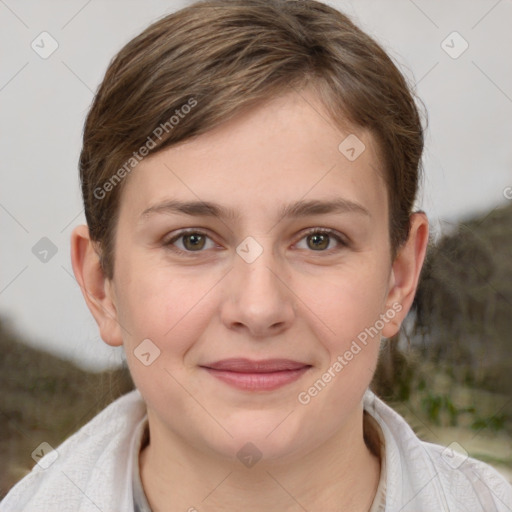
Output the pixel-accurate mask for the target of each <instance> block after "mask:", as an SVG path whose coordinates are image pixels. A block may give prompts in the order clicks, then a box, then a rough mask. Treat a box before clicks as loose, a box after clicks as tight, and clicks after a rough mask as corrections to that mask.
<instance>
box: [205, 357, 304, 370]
mask: <svg viewBox="0 0 512 512" xmlns="http://www.w3.org/2000/svg"><path fill="white" fill-rule="evenodd" d="M203 366H204V367H205V368H210V369H212V370H221V371H229V372H237V373H273V372H283V371H287V370H288V371H291V370H300V369H301V368H304V367H307V366H311V365H309V364H306V363H301V362H298V361H293V360H291V359H266V360H263V361H252V360H250V359H244V358H233V359H223V360H222V361H216V362H214V363H209V364H205V365H203Z"/></svg>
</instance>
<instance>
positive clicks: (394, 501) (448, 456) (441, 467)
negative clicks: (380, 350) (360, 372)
mask: <svg viewBox="0 0 512 512" xmlns="http://www.w3.org/2000/svg"><path fill="white" fill-rule="evenodd" d="M364 408H365V410H366V411H367V412H368V413H369V414H370V415H371V416H372V417H373V418H374V419H375V420H376V421H377V423H378V424H379V426H380V428H381V431H382V438H383V443H384V460H385V464H386V469H387V471H386V473H387V478H386V480H387V482H386V503H387V508H386V510H395V509H397V510H401V511H402V512H409V511H410V512H419V511H422V510H447V511H448V510H449V511H450V512H455V511H461V512H462V511H467V510H471V511H472V512H502V511H503V512H505V511H509V512H510V510H511V509H512V486H511V485H510V483H509V482H507V480H506V479H505V478H504V477H503V476H502V475H501V474H500V473H498V472H497V471H496V470H495V469H494V468H492V467H491V466H489V465H488V464H485V463H483V462H481V461H478V460H476V459H473V458H471V457H468V455H467V453H464V449H463V448H462V447H460V446H459V445H457V444H456V443H452V444H451V445H450V446H448V447H445V446H440V445H437V444H432V443H427V442H425V441H422V440H420V439H419V438H418V437H417V436H416V434H415V433H414V431H413V430H412V429H411V427H410V426H409V425H408V424H407V422H406V421H405V420H404V418H402V417H401V416H400V415H399V414H398V413H397V412H396V411H394V410H393V409H391V407H389V406H388V405H386V404H385V403H384V402H383V401H382V400H380V399H379V398H378V397H376V396H375V395H374V394H373V393H371V392H367V393H366V395H365V397H364Z"/></svg>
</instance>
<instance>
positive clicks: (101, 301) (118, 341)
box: [71, 225, 123, 346]
mask: <svg viewBox="0 0 512 512" xmlns="http://www.w3.org/2000/svg"><path fill="white" fill-rule="evenodd" d="M71 263H72V265H73V272H74V274H75V278H76V280H77V282H78V284H79V286H80V289H81V290H82V294H83V296H84V299H85V302H86V303H87V307H88V308H89V310H90V311H91V313H92V315H93V316H94V319H95V320H96V323H97V324H98V327H99V329H100V336H101V338H102V339H103V341H104V342H105V343H107V344H108V345H112V346H119V345H122V343H123V339H122V335H121V334H122V333H121V326H120V324H119V322H118V318H117V309H116V302H115V293H114V288H113V283H112V281H110V280H109V279H107V278H106V277H105V275H104V273H103V269H102V268H101V265H100V258H99V255H98V253H97V251H96V248H95V246H94V244H93V242H92V240H91V238H90V236H89V229H88V227H87V226H85V225H82V226H77V227H76V228H75V229H74V230H73V232H72V234H71Z"/></svg>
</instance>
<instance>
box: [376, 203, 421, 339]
mask: <svg viewBox="0 0 512 512" xmlns="http://www.w3.org/2000/svg"><path fill="white" fill-rule="evenodd" d="M427 245H428V220H427V216H426V215H425V214H424V213H423V212H418V213H413V214H412V215H411V218H410V231H409V237H408V238H407V241H406V242H405V244H404V245H403V246H402V247H401V248H400V250H399V252H398V254H397V256H396V258H395V261H394V262H393V265H392V268H391V275H390V282H389V292H388V296H387V299H386V308H387V311H391V310H393V311H394V312H396V314H395V316H394V317H393V318H392V319H390V321H389V322H388V323H387V324H386V325H385V327H384V329H383V330H382V336H384V337H385V338H391V337H392V336H394V335H395V334H396V333H397V332H398V330H399V329H400V325H401V324H402V322H403V320H404V318H405V317H406V315H407V313H408V312H409V309H410V308H411V306H412V302H413V300H414V295H415V294H416V288H417V287H418V281H419V278H420V273H421V268H422V266H423V262H424V260H425V254H426V251H427Z"/></svg>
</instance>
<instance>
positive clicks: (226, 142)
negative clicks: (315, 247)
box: [120, 89, 387, 220]
mask: <svg viewBox="0 0 512 512" xmlns="http://www.w3.org/2000/svg"><path fill="white" fill-rule="evenodd" d="M199 107H200V105H199ZM125 185H126V186H125V190H124V191H123V196H124V198H122V199H121V212H120V213H121V216H124V215H129V216H130V217H131V218H132V219H133V220H135V219H136V218H139V217H140V216H143V215H145V212H146V213H147V210H148V209H150V208H151V207H153V206H155V205H158V204H159V203H162V202H165V201H167V200H169V199H178V200H180V199H181V200H184V199H187V200H194V201H196V202H201V201H204V202H210V203H216V204H221V205H225V206H226V210H230V211H231V217H237V218H239V217H240V215H243V211H244V210H247V211H248V209H249V208H250V209H251V210H252V211H251V214H254V210H255V209H256V210H257V211H258V214H260V215H263V214H264V213H265V212H268V213H270V212H271V211H272V210H275V211H277V210H278V209H279V210H280V211H282V210H283V208H284V205H285V204H290V203H291V202H297V201H298V200H314V199H318V198H320V197H323V198H327V197H329V198H330V199H336V198H341V199H342V200H346V201H352V202H353V203H356V202H357V203H364V204H366V205H367V206H368V209H369V210H375V209H377V210H378V209H379V208H380V209H381V210H382V209H384V210H386V209H387V200H386V196H387V193H386V185H385V180H384V179H383V169H382V165H381V161H380V158H379V156H378V148H377V145H376V142H375V140H374V138H373V136H372V135H371V134H370V133H369V132H368V131H365V130H361V129H360V128H355V127H354V128H346V127H345V128H341V127H339V126H337V125H336V124H335V123H334V122H333V120H332V119H331V118H330V117H329V116H328V114H327V113H326V111H325V109H324V107H323V106H322V104H321V102H320V101H319V99H318V98H317V96H316V95H315V94H314V92H313V91H311V90H307V89H305V90H302V91H300V92H295V91H292V90H290V92H288V93H286V94H283V95H281V96H279V97H277V98H274V99H272V100H270V101H267V102H265V103H262V104H260V105H258V106H255V107H252V108H251V109H248V110H246V111H244V112H243V113H241V114H239V115H237V116H235V117H234V118H232V119H230V120H228V121H227V122H224V123H223V124H221V125H220V126H218V127H217V128H215V129H213V130H211V131H209V132H207V133H205V134H202V135H200V136H198V137H195V138H192V139H189V140H187V141H185V142H183V143H181V144H179V145H176V146H173V147H171V148H167V149H165V150H162V151H160V152H158V153H156V154H155V155H152V156H150V157H147V158H146V159H145V160H143V161H142V162H140V163H139V164H138V165H137V167H136V168H135V169H134V171H133V172H132V173H131V175H130V176H129V177H128V183H126V184H125ZM376 213H377V212H376ZM380 213H384V211H381V212H380Z"/></svg>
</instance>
